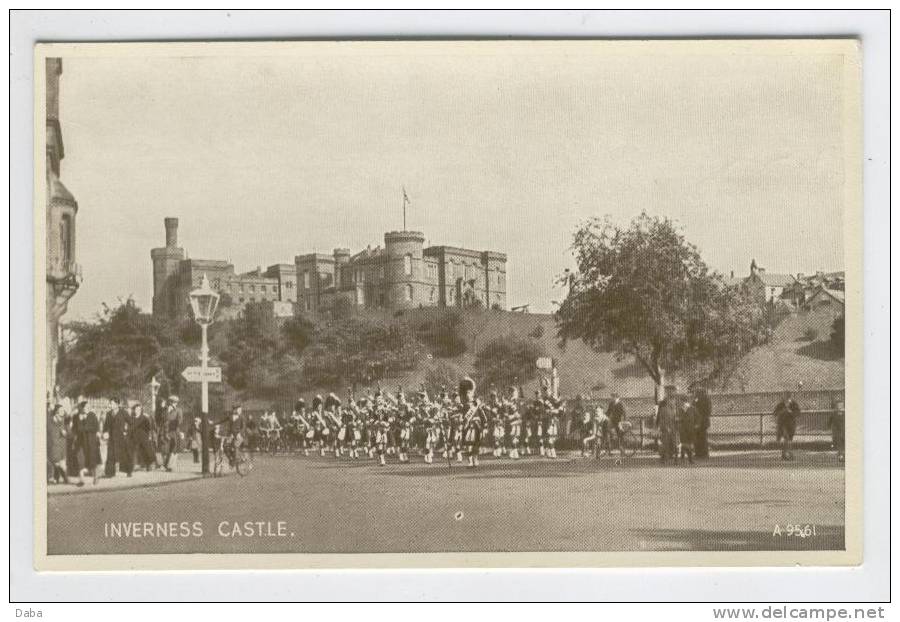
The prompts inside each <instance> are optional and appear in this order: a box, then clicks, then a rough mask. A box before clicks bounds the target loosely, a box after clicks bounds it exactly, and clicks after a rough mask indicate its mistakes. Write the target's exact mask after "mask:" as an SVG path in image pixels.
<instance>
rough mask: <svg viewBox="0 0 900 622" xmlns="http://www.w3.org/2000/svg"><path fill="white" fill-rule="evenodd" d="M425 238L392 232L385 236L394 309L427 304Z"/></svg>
mask: <svg viewBox="0 0 900 622" xmlns="http://www.w3.org/2000/svg"><path fill="white" fill-rule="evenodd" d="M424 246H425V234H423V233H421V232H420V231H389V232H387V233H385V234H384V249H385V253H386V254H387V260H386V261H387V263H386V266H385V267H386V270H385V272H386V274H385V278H386V284H385V285H386V288H385V289H386V293H387V304H388V305H389V306H391V307H398V308H402V307H414V306H418V305H420V304H427V302H426V301H427V294H426V292H425V283H424V270H425V264H424V261H423V259H422V251H423V250H424Z"/></svg>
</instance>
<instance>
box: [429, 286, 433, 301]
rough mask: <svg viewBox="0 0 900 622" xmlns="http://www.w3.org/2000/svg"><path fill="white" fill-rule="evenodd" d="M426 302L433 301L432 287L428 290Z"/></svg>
mask: <svg viewBox="0 0 900 622" xmlns="http://www.w3.org/2000/svg"><path fill="white" fill-rule="evenodd" d="M428 302H434V288H433V287H432V288H431V291H430V292H428Z"/></svg>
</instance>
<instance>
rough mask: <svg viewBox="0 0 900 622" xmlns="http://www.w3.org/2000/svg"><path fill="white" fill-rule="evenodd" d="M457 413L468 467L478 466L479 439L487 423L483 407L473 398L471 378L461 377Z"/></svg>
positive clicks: (473, 383)
mask: <svg viewBox="0 0 900 622" xmlns="http://www.w3.org/2000/svg"><path fill="white" fill-rule="evenodd" d="M458 412H459V414H460V425H461V429H462V436H463V440H464V442H465V446H466V454H467V455H468V458H469V464H468V465H467V466H468V467H469V468H475V467H477V466H478V454H479V452H480V451H481V439H482V435H483V434H484V428H485V426H486V425H487V416H486V415H485V412H484V407H483V405H482V404H480V403H479V402H478V400H477V399H476V398H475V382H474V381H473V380H472V379H471V378H468V377H466V378H463V379H462V380H461V381H460V383H459V411H458Z"/></svg>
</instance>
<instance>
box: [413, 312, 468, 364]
mask: <svg viewBox="0 0 900 622" xmlns="http://www.w3.org/2000/svg"><path fill="white" fill-rule="evenodd" d="M429 317H430V318H431V319H428V320H426V321H425V322H423V323H422V324H420V325H419V326H418V328H417V329H416V336H417V337H418V339H419V341H421V342H422V343H424V344H425V345H427V346H429V347H430V348H431V353H432V354H433V355H434V356H437V357H441V358H452V357H455V356H459V355H460V354H462V353H463V352H465V351H466V340H465V339H464V338H463V336H462V335H461V334H460V326H461V324H462V318H461V317H460V315H459V313H458V312H457V311H454V310H451V309H447V310H444V309H441V310H439V311H437V312H433V313H430V314H429Z"/></svg>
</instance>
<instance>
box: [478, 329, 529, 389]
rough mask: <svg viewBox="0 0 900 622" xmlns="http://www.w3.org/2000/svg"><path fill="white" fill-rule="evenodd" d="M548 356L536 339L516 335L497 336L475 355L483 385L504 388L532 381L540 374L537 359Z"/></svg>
mask: <svg viewBox="0 0 900 622" xmlns="http://www.w3.org/2000/svg"><path fill="white" fill-rule="evenodd" d="M542 356H546V352H545V351H544V348H543V346H541V344H540V343H538V342H536V341H534V340H533V339H525V338H522V337H516V336H514V335H506V336H503V337H497V338H496V339H493V340H491V341H490V342H488V344H487V345H485V346H484V347H483V348H482V349H481V350H479V351H478V354H477V355H476V358H475V374H476V378H477V380H478V381H479V384H480V385H481V386H482V387H483V388H484V390H487V389H488V387H491V386H493V387H497V388H500V389H502V388H504V387H507V386H511V385H516V386H518V385H520V384H524V383H526V382H528V381H529V380H531V379H532V378H533V377H534V376H535V375H536V374H537V368H536V367H535V361H536V360H537V359H538V358H540V357H542Z"/></svg>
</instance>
